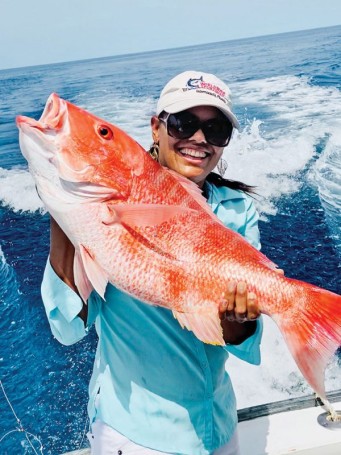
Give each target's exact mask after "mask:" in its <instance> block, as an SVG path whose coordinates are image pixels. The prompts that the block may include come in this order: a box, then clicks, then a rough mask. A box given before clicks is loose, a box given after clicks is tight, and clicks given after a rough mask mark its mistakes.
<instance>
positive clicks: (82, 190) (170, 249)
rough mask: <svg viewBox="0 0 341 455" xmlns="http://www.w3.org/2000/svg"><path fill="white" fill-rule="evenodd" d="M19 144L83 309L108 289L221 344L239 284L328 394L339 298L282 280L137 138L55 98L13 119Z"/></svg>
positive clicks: (340, 330)
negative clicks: (59, 233)
mask: <svg viewBox="0 0 341 455" xmlns="http://www.w3.org/2000/svg"><path fill="white" fill-rule="evenodd" d="M16 124H17V126H18V128H19V144H20V149H21V151H22V154H23V155H24V157H25V158H26V160H27V162H28V167H29V171H30V173H31V175H32V176H33V179H34V182H35V185H36V188H37V191H38V194H39V196H40V198H41V199H42V201H43V203H44V205H45V207H46V209H47V211H48V212H49V213H50V214H51V216H52V217H53V218H54V219H55V220H56V221H57V223H58V224H59V226H60V227H61V229H62V230H63V231H64V232H65V234H66V235H67V237H68V238H69V239H70V240H71V242H72V243H73V245H74V247H75V257H74V277H75V284H76V286H77V288H78V291H79V294H80V296H81V298H82V299H83V300H84V302H86V301H87V299H88V297H89V295H90V293H91V292H92V291H93V290H95V291H96V292H97V293H98V294H99V295H100V296H101V297H102V298H103V299H105V290H106V287H107V284H108V283H109V282H110V283H112V284H113V285H114V286H116V287H117V288H118V289H121V290H122V291H124V292H126V293H128V294H129V295H131V296H133V297H136V298H138V299H139V300H142V301H143V302H145V303H146V304H151V305H157V306H161V307H164V308H168V309H169V310H171V311H172V312H173V315H174V317H175V318H176V319H177V320H178V321H179V323H180V325H181V326H182V327H183V328H186V329H188V330H191V331H193V333H194V334H195V336H196V337H197V338H198V339H199V340H201V341H203V342H204V343H210V344H215V345H224V344H225V342H224V339H223V331H222V326H221V320H220V317H219V305H220V302H221V297H222V295H223V293H224V292H225V290H226V284H227V282H229V281H234V282H240V281H244V282H245V283H246V285H247V289H248V291H250V292H254V293H255V294H256V295H257V298H258V301H259V306H260V311H261V313H263V314H266V315H268V316H270V317H271V318H272V319H273V320H274V321H275V322H276V324H277V325H278V327H279V329H280V331H281V333H282V335H283V337H284V339H285V341H286V343H287V345H288V347H289V350H290V352H291V354H292V356H293V357H294V359H295V361H296V363H297V365H298V367H299V369H300V370H301V372H302V374H303V376H304V377H305V378H306V380H307V382H308V383H309V384H310V386H311V387H312V388H313V389H314V390H315V391H316V392H317V394H318V395H319V396H320V397H321V398H325V397H326V393H325V387H324V371H325V368H326V365H327V363H328V362H329V360H330V358H331V357H332V355H333V354H334V353H335V351H336V350H337V349H338V347H339V346H340V344H341V296H340V295H337V294H335V293H333V292H330V291H328V290H325V289H322V288H319V287H317V286H314V285H313V284H309V283H306V282H303V281H298V280H295V279H292V278H288V277H286V276H284V275H282V274H279V273H278V271H276V270H277V266H276V265H275V264H274V263H273V262H272V261H271V260H270V259H269V258H267V257H266V256H265V255H264V254H263V253H261V252H260V251H258V250H257V249H255V248H254V247H253V246H251V245H250V244H249V243H248V242H247V241H246V240H245V239H244V238H243V237H242V236H241V235H239V234H238V233H236V232H234V231H232V230H231V229H228V228H227V227H225V226H224V225H223V224H222V223H221V221H220V220H219V219H218V218H217V217H216V216H215V215H214V214H213V212H212V210H211V209H210V207H209V206H208V204H207V202H206V199H205V198H204V197H203V195H202V193H201V190H200V189H199V188H198V186H197V185H196V184H195V183H193V182H191V181H189V180H188V179H186V178H185V177H183V176H181V175H179V174H177V173H176V172H174V171H172V170H169V169H167V168H165V167H163V166H161V165H160V164H159V163H158V162H157V161H155V160H153V159H152V158H151V157H150V155H149V154H148V153H147V152H146V151H145V150H144V148H143V147H142V146H141V145H139V144H138V143H137V142H136V141H135V140H134V139H133V138H132V137H130V136H129V135H128V134H127V133H125V132H124V131H122V130H121V129H120V128H118V127H117V126H115V125H113V124H111V123H109V122H107V121H105V120H103V119H100V118H99V117H96V116H95V115H93V114H91V113H90V112H87V111H85V110H83V109H81V108H80V107H78V106H76V105H74V104H72V103H71V102H69V101H66V100H64V99H62V98H60V97H59V96H58V95H57V94H55V93H52V94H51V95H50V97H49V98H48V100H47V102H46V105H45V108H44V111H43V113H42V115H41V117H40V119H39V120H35V119H33V118H29V117H25V116H22V115H19V116H17V117H16Z"/></svg>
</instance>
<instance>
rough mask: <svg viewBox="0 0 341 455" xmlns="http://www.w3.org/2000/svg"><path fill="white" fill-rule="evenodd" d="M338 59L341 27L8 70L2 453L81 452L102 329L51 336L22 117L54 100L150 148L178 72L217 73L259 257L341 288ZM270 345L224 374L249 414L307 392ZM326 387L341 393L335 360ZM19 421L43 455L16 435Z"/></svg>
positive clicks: (270, 338) (45, 232)
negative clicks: (235, 121)
mask: <svg viewBox="0 0 341 455" xmlns="http://www.w3.org/2000/svg"><path fill="white" fill-rule="evenodd" d="M340 62H341V26H336V27H328V28H324V29H316V30H309V31H302V32H294V33H286V34H280V35H272V36H263V37H258V38H249V39H243V40H236V41H226V42H221V43H214V44H206V45H200V46H191V47H186V48H181V49H171V50H164V51H157V52H148V53H140V54H134V55H126V56H118V57H108V58H101V59H93V60H86V61H76V62H67V63H60V64H53V65H43V66H36V67H29V68H17V69H10V70H3V71H0V103H1V104H0V283H1V287H0V381H1V385H2V387H3V388H4V391H5V393H6V395H7V399H8V401H7V399H6V396H5V393H4V391H3V389H2V388H0V416H1V419H0V455H5V454H8V455H12V454H15V455H16V454H31V453H34V450H36V453H44V454H52V455H57V454H61V453H63V452H66V451H69V450H73V449H76V448H79V447H81V446H83V445H84V442H85V441H84V436H85V432H86V430H87V411H86V405H87V387H88V381H89V377H90V374H91V371H92V362H93V358H94V352H95V347H96V335H95V333H94V330H92V331H91V332H90V334H89V336H88V337H86V339H84V340H82V341H81V342H79V343H77V344H76V345H74V346H70V347H65V346H61V345H60V344H58V342H57V341H56V340H55V339H54V338H53V337H52V335H51V332H50V329H49V326H48V323H47V320H46V316H45V313H44V309H43V304H42V302H41V297H40V283H41V280H42V274H43V270H44V266H45V262H46V258H47V255H48V250H49V217H48V215H47V214H45V213H44V212H43V209H42V207H41V202H40V200H39V199H38V197H37V195H36V193H35V189H34V185H33V182H32V179H31V177H30V175H29V173H28V171H27V165H26V162H25V159H24V158H23V156H22V155H21V153H20V149H19V144H18V131H17V129H16V127H15V116H16V115H18V114H22V115H27V116H30V117H35V118H39V116H40V115H41V112H42V110H43V107H44V104H45V102H46V99H47V97H48V96H49V94H50V93H51V92H57V93H58V94H59V95H60V96H61V97H63V98H65V99H67V100H69V101H71V102H74V103H76V104H77V105H80V106H82V107H84V108H86V109H88V110H90V111H91V112H93V113H94V114H96V115H98V116H101V117H103V118H105V119H107V120H109V121H111V122H113V123H115V124H117V125H118V126H120V127H121V128H123V129H125V130H126V131H127V132H128V133H130V134H131V135H132V136H133V137H134V138H135V139H136V140H138V141H139V142H140V143H141V144H142V145H143V146H144V147H146V148H147V147H148V146H149V144H150V143H151V134H150V128H149V120H150V116H151V115H153V113H154V110H155V105H156V100H157V97H158V94H159V92H160V90H161V89H162V87H163V86H164V84H165V83H166V82H167V81H168V80H169V79H170V78H171V77H172V76H174V75H175V74H177V73H179V72H181V71H185V70H188V69H196V70H197V69H198V70H202V71H205V72H212V73H214V74H216V75H218V76H220V77H221V78H222V79H224V80H225V81H226V82H227V83H228V84H229V85H230V87H231V90H232V93H233V99H234V108H235V112H236V114H237V116H238V118H239V119H240V123H241V131H240V132H239V133H237V134H236V135H235V136H234V138H233V141H232V143H231V145H230V146H229V147H228V148H227V149H226V151H225V154H224V159H225V160H226V161H227V163H228V169H227V172H226V177H228V178H232V179H236V180H242V181H244V182H246V183H249V184H253V185H256V186H257V193H258V196H257V197H256V199H257V201H256V202H257V206H258V209H259V211H260V213H261V222H260V230H261V239H262V250H263V252H264V253H265V254H266V255H267V256H269V257H270V258H271V259H272V260H273V261H274V262H276V263H277V264H278V265H279V266H280V267H281V268H283V269H284V270H285V273H286V275H287V276H291V277H295V278H298V279H301V280H305V281H308V282H312V283H314V284H317V285H319V286H322V287H324V288H327V289H329V290H331V291H334V292H337V293H339V294H340V293H341V283H340V270H341V128H340V122H341V102H340V101H341V95H340V85H341V70H340ZM264 339H265V341H264V342H263V345H264V354H263V366H262V367H260V368H258V369H255V368H254V369H253V370H252V372H248V373H247V375H246V374H245V375H242V374H238V372H240V371H241V370H240V368H242V367H241V366H239V364H238V365H236V366H235V365H234V364H233V361H232V364H231V367H229V366H227V368H231V375H232V377H233V373H234V371H235V372H236V373H235V376H236V379H234V378H233V382H234V384H235V388H236V392H237V398H238V403H239V406H240V407H246V406H251V405H254V404H258V403H259V401H262V402H268V401H271V400H277V399H283V398H285V397H292V396H297V395H302V394H307V393H310V389H309V388H308V387H307V385H306V384H305V382H304V381H303V380H302V377H301V376H300V374H299V373H298V372H297V369H296V367H295V365H292V364H291V360H290V358H289V356H288V357H286V356H287V354H283V355H282V352H284V350H285V346H284V343H283V342H282V341H281V340H280V336H279V335H278V334H277V333H276V332H274V329H273V328H271V329H269V332H268V334H267V333H265V337H264ZM277 345H278V346H277ZM276 346H277V347H276ZM276 349H278V350H277V351H276ZM282 350H283V351H282ZM286 359H288V360H286ZM336 363H337V362H336ZM244 376H246V379H242V377H244ZM252 383H257V387H254V386H253V389H252ZM326 383H327V388H328V389H329V390H333V389H336V388H340V386H341V382H340V368H339V365H333V366H332V367H331V369H330V370H329V371H328V372H327V376H326ZM9 403H10V404H11V406H12V408H13V409H11V407H10V404H9ZM16 416H17V418H18V419H19V420H20V422H19V421H18V420H17V419H16ZM20 425H22V426H23V427H24V428H25V429H26V430H27V431H28V432H30V433H32V434H33V435H35V436H37V437H38V438H39V439H40V441H41V443H42V446H43V448H42V449H40V445H39V443H38V441H37V440H35V439H32V438H31V441H32V444H33V447H34V450H33V449H32V447H31V446H30V443H29V441H28V440H27V439H26V438H25V433H23V432H20V431H13V430H15V429H16V428H20Z"/></svg>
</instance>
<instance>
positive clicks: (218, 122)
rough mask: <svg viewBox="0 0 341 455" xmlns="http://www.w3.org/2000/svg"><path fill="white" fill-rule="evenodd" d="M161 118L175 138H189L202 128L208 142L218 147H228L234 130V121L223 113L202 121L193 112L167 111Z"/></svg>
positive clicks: (168, 131)
mask: <svg viewBox="0 0 341 455" xmlns="http://www.w3.org/2000/svg"><path fill="white" fill-rule="evenodd" d="M159 120H160V121H161V122H164V123H165V124H166V127H167V133H168V135H169V136H171V137H174V138H175V139H189V138H190V137H192V136H193V135H194V133H196V132H197V131H198V130H201V131H202V132H203V134H204V136H205V139H206V142H208V143H209V144H211V145H215V146H216V147H226V146H227V144H228V143H229V141H230V139H231V136H232V131H233V125H232V123H231V122H230V121H229V120H227V118H226V117H225V116H224V115H223V114H222V116H221V117H215V118H212V119H209V120H204V121H201V120H200V119H199V118H198V117H197V116H196V115H194V114H192V113H191V112H189V111H182V112H177V113H176V114H168V113H167V115H166V116H163V115H162V114H161V116H160V117H159Z"/></svg>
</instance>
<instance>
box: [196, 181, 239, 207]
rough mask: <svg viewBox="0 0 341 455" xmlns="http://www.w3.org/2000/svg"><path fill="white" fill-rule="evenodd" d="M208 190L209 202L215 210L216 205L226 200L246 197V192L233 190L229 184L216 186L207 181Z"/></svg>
mask: <svg viewBox="0 0 341 455" xmlns="http://www.w3.org/2000/svg"><path fill="white" fill-rule="evenodd" d="M205 185H206V190H207V194H208V199H207V202H208V204H209V205H210V206H211V207H212V210H213V211H214V210H215V209H216V207H217V206H218V205H219V204H221V203H222V202H225V201H230V200H233V199H246V197H247V196H246V194H245V193H244V192H243V191H241V190H233V189H232V188H228V187H227V186H219V187H218V186H215V185H212V184H211V183H209V182H205Z"/></svg>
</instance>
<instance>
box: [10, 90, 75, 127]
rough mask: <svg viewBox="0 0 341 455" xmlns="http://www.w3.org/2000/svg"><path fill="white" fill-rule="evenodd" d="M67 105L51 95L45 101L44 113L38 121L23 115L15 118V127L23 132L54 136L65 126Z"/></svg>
mask: <svg viewBox="0 0 341 455" xmlns="http://www.w3.org/2000/svg"><path fill="white" fill-rule="evenodd" d="M66 119H67V105H66V102H65V101H64V100H62V99H61V98H59V96H58V95H57V94H56V93H52V94H51V95H50V96H49V98H48V100H47V101H46V104H45V108H44V111H43V113H42V115H41V117H40V119H39V120H35V119H33V118H30V117H26V116H24V115H18V116H17V117H16V124H17V127H18V128H19V129H20V130H22V131H23V132H26V133H28V132H29V131H32V130H33V131H35V132H40V133H43V134H44V135H46V134H51V135H55V134H56V133H57V132H58V131H60V130H62V129H63V128H64V126H65V124H66Z"/></svg>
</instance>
